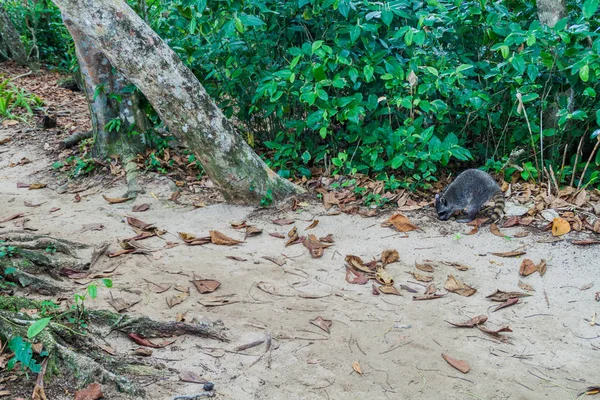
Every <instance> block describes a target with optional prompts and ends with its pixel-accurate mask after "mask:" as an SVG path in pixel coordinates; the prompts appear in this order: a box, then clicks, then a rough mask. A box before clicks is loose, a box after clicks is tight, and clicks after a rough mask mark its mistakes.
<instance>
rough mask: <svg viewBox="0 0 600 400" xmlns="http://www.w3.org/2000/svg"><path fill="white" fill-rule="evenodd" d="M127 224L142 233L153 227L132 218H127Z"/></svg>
mask: <svg viewBox="0 0 600 400" xmlns="http://www.w3.org/2000/svg"><path fill="white" fill-rule="evenodd" d="M127 223H128V224H129V225H130V226H132V227H134V228H138V229H141V230H143V231H147V230H149V229H151V228H152V227H153V226H154V224H148V223H146V222H143V221H140V220H139V219H137V218H133V217H127Z"/></svg>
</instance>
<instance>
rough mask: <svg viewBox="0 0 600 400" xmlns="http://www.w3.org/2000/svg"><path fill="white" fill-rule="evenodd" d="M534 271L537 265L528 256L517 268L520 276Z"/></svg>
mask: <svg viewBox="0 0 600 400" xmlns="http://www.w3.org/2000/svg"><path fill="white" fill-rule="evenodd" d="M535 271H537V267H536V266H535V264H534V263H533V261H531V260H530V259H529V258H526V259H524V260H523V261H522V262H521V267H520V268H519V274H521V276H528V275H531V274H533V273H534V272H535Z"/></svg>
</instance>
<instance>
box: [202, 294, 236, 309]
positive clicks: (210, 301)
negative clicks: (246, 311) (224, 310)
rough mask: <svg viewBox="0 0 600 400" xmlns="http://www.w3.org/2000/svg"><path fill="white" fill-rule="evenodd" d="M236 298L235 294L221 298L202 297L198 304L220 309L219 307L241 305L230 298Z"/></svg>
mask: <svg viewBox="0 0 600 400" xmlns="http://www.w3.org/2000/svg"><path fill="white" fill-rule="evenodd" d="M232 296H234V295H233V294H225V295H221V296H212V297H211V296H206V297H204V296H203V297H202V298H201V299H200V300H198V303H200V304H202V305H203V306H204V307H218V306H226V305H229V304H235V303H239V300H232V299H230V297H232Z"/></svg>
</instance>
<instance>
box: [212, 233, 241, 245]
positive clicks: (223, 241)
mask: <svg viewBox="0 0 600 400" xmlns="http://www.w3.org/2000/svg"><path fill="white" fill-rule="evenodd" d="M209 234H210V241H211V242H212V243H213V244H217V245H220V246H233V245H236V244H240V243H244V242H242V241H241V240H235V239H232V238H230V237H228V236H225V235H223V234H222V233H221V232H219V231H209Z"/></svg>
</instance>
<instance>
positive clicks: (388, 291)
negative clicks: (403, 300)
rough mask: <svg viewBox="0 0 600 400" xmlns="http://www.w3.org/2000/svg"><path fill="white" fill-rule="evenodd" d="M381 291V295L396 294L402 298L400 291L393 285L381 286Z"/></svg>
mask: <svg viewBox="0 0 600 400" xmlns="http://www.w3.org/2000/svg"><path fill="white" fill-rule="evenodd" d="M379 291H380V292H381V293H384V294H394V295H396V296H402V294H400V292H399V291H398V289H396V288H395V287H394V286H392V285H383V286H379Z"/></svg>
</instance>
